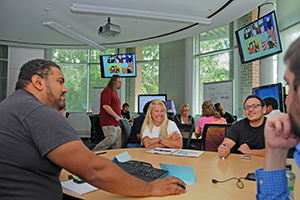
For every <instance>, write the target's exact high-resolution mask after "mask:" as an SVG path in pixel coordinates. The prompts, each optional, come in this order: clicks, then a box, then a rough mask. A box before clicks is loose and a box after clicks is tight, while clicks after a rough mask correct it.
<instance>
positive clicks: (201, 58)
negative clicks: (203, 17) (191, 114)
mask: <svg viewBox="0 0 300 200" xmlns="http://www.w3.org/2000/svg"><path fill="white" fill-rule="evenodd" d="M228 26H229V25H228V24H227V25H225V26H222V27H220V28H217V29H214V30H211V31H208V32H206V33H202V34H201V35H198V36H196V37H195V43H194V44H195V45H194V49H195V50H194V64H195V72H196V73H195V80H196V93H195V96H194V108H195V114H201V112H202V111H201V105H202V103H203V101H204V99H203V84H204V83H210V82H217V81H226V80H229V72H230V69H229V54H230V52H231V50H230V47H229V45H230V41H229V28H228Z"/></svg>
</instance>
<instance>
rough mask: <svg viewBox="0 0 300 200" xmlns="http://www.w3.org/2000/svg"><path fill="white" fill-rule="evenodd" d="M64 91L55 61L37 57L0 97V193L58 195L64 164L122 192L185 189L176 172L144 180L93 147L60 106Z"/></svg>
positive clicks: (34, 197) (34, 199) (36, 199)
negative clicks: (0, 99) (87, 143)
mask: <svg viewBox="0 0 300 200" xmlns="http://www.w3.org/2000/svg"><path fill="white" fill-rule="evenodd" d="M67 92H68V90H67V88H66V87H65V85H64V76H63V75H62V73H61V71H60V67H59V66H58V65H56V64H55V63H53V62H51V61H47V60H42V59H36V60H31V61H29V62H27V63H25V64H24V65H23V66H22V68H21V70H20V74H19V77H18V82H17V84H16V91H15V92H14V93H13V94H12V95H10V96H9V97H7V98H6V99H4V100H3V101H1V103H0V113H1V114H0V122H1V126H0V138H1V139H0V152H1V153H0V199H14V200H23V199H30V200H41V199H55V200H56V199H62V187H61V184H60V181H59V177H58V174H59V172H60V171H61V169H62V168H65V169H66V170H67V171H69V172H70V173H72V174H75V175H76V176H78V177H80V178H81V179H83V180H85V181H86V182H88V183H90V184H92V185H94V186H95V187H98V188H100V189H103V190H105V191H107V192H111V193H115V194H120V195H126V196H165V195H169V194H181V193H184V192H185V190H184V189H183V188H182V187H180V186H178V185H177V184H176V183H179V184H183V185H185V184H184V182H183V181H181V180H180V179H178V178H174V177H168V178H163V179H159V180H155V181H153V182H149V183H147V182H145V181H143V180H141V179H138V178H136V177H134V176H131V175H130V174H128V173H126V172H125V171H123V170H122V169H121V168H120V167H118V166H117V165H115V164H114V163H113V162H112V161H110V160H108V159H105V158H103V157H101V156H97V155H96V154H94V153H93V152H91V151H90V150H89V149H88V148H87V147H86V146H85V145H84V144H83V143H82V141H81V140H80V138H79V136H78V134H77V133H76V131H75V130H74V129H73V128H72V126H71V124H70V122H69V121H68V120H67V119H66V118H65V117H64V116H63V115H62V114H61V113H60V112H59V110H61V109H63V108H64V107H65V93H67Z"/></svg>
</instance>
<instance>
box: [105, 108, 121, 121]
mask: <svg viewBox="0 0 300 200" xmlns="http://www.w3.org/2000/svg"><path fill="white" fill-rule="evenodd" d="M103 109H104V110H105V111H106V112H107V113H108V114H109V115H110V116H112V117H114V118H115V120H117V121H120V119H123V117H122V116H119V115H117V113H116V112H115V111H114V110H113V109H112V108H111V107H110V106H109V105H103ZM116 116H117V117H116Z"/></svg>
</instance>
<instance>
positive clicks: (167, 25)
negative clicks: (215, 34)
mask: <svg viewBox="0 0 300 200" xmlns="http://www.w3.org/2000/svg"><path fill="white" fill-rule="evenodd" d="M264 1H265V0H151V1H150V0H110V1H108V0H0V27H1V30H0V44H5V45H11V46H26V47H35V48H87V47H88V46H87V45H86V44H85V43H82V42H79V41H77V40H75V39H72V38H70V37H68V36H66V35H63V34H61V33H59V32H57V31H55V30H52V29H50V28H48V27H46V26H44V25H43V21H55V22H57V23H59V24H61V25H64V26H66V25H69V26H70V27H69V29H71V30H72V31H75V32H77V33H78V34H80V35H82V36H84V37H86V38H88V39H90V40H92V41H94V42H96V43H98V44H100V45H102V46H104V47H106V48H123V47H135V46H144V45H151V44H159V43H164V42H170V41H174V40H179V39H183V38H187V37H191V36H194V35H197V34H200V33H203V32H206V31H209V30H212V29H214V28H218V27H220V26H222V25H224V24H227V23H229V22H231V21H233V20H235V19H237V18H239V17H241V16H243V15H244V14H245V13H248V12H250V11H251V10H253V9H254V8H256V7H258V5H260V4H262V3H263V2H264ZM73 3H78V4H89V5H98V6H109V7H120V8H128V9H136V10H147V11H156V12H164V13H172V14H181V15H191V16H198V17H205V18H207V17H209V18H211V20H212V23H211V24H210V25H199V24H195V23H183V22H174V21H166V20H153V19H145V18H144V19H142V18H136V17H120V16H112V15H111V16H108V15H99V14H79V13H73V12H71V10H70V7H71V6H72V4H73ZM226 4H228V5H227V6H226V7H225V8H224V9H222V10H220V11H219V12H217V10H218V9H220V8H221V7H222V6H224V5H226ZM45 9H50V10H51V11H50V12H49V13H47V14H42V13H45V11H44V10H45ZM41 14H42V15H41ZM40 15H41V16H40ZM211 15H214V16H212V17H210V16H211ZM108 17H111V22H112V23H113V24H118V25H120V26H121V29H122V30H121V34H120V35H119V36H117V37H113V38H106V37H103V36H99V35H98V29H99V27H100V26H103V25H105V24H106V23H107V18H108Z"/></svg>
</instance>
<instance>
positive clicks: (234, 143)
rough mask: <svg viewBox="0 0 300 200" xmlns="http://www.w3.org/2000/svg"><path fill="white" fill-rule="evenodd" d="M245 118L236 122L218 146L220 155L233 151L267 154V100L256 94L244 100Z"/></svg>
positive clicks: (258, 154)
mask: <svg viewBox="0 0 300 200" xmlns="http://www.w3.org/2000/svg"><path fill="white" fill-rule="evenodd" d="M244 110H245V116H246V118H245V119H242V120H240V121H237V122H235V123H234V124H233V125H232V126H231V127H230V129H229V131H228V132H227V134H226V135H225V138H224V140H223V142H222V144H221V145H220V146H219V148H218V153H219V156H220V157H223V156H224V157H226V156H228V155H229V154H230V152H231V153H243V154H247V155H255V156H265V139H264V128H265V123H266V119H267V118H266V117H265V116H264V112H265V110H266V107H265V102H264V101H263V100H262V99H261V98H260V97H258V96H256V95H249V96H248V97H247V98H246V100H245V101H244Z"/></svg>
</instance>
